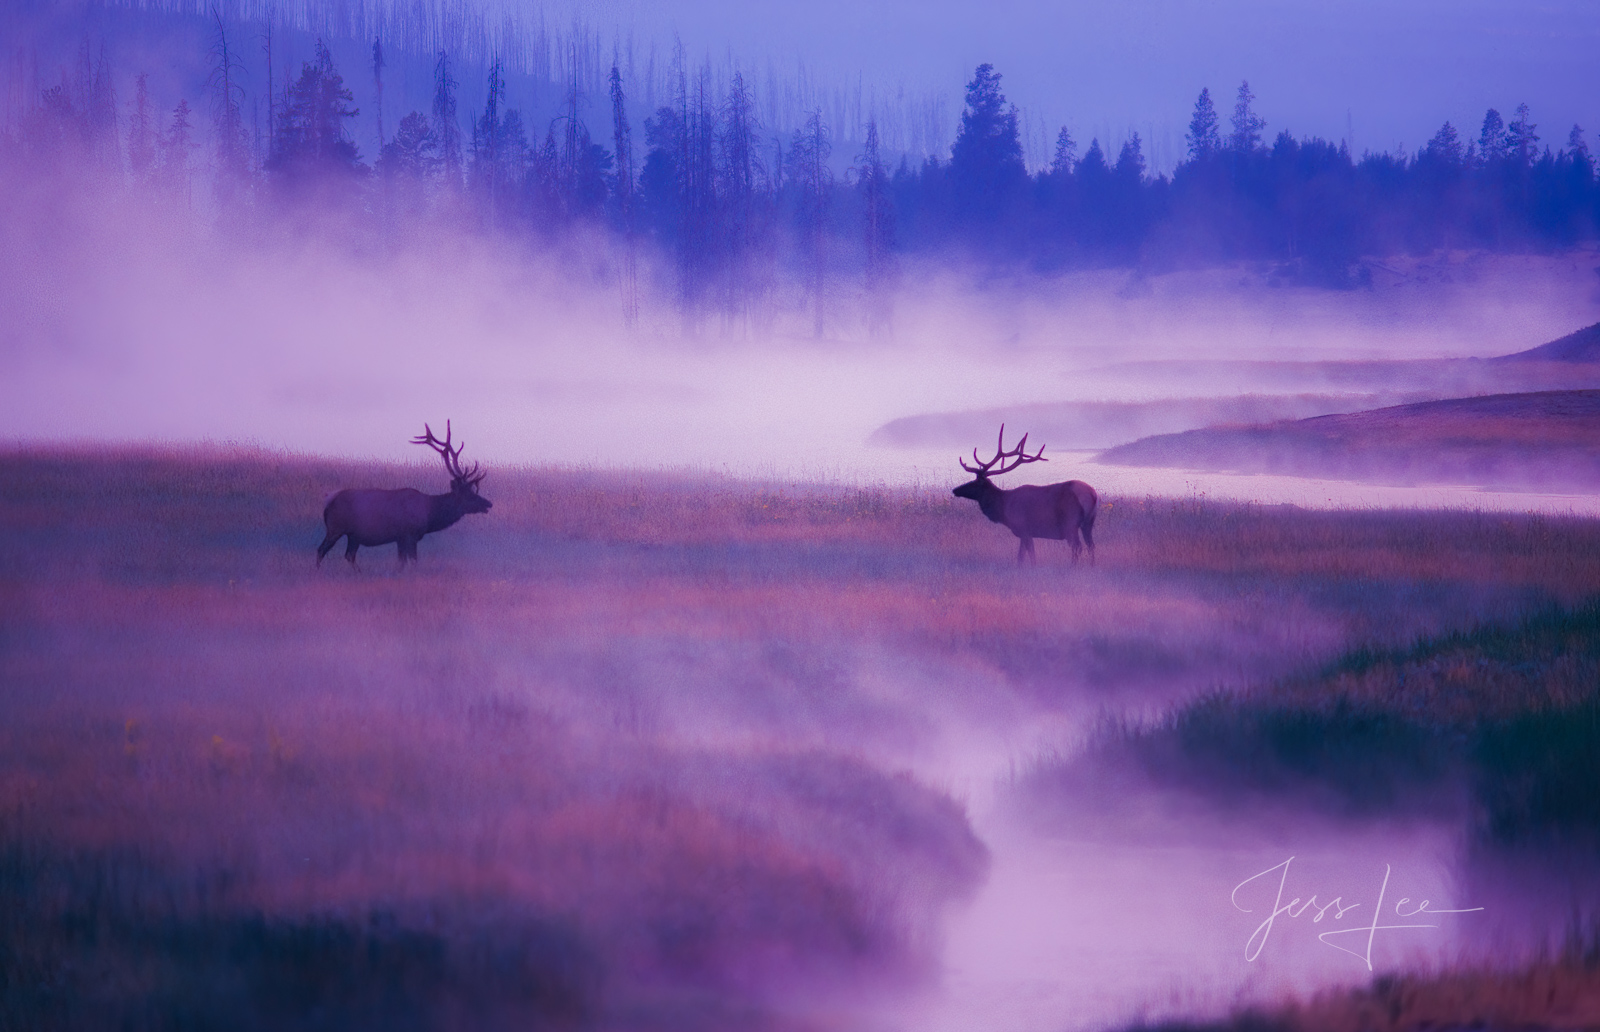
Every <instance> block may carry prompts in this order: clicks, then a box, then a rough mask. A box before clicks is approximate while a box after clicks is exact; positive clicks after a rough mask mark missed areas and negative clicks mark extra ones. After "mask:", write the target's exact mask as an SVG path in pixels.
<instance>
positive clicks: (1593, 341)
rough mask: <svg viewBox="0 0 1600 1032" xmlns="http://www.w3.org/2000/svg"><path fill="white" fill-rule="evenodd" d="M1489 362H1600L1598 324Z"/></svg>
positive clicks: (1599, 326) (1599, 328)
mask: <svg viewBox="0 0 1600 1032" xmlns="http://www.w3.org/2000/svg"><path fill="white" fill-rule="evenodd" d="M1489 361H1491V362H1600V323H1595V324H1594V325H1593V326H1589V327H1585V328H1584V329H1581V330H1579V331H1578V332H1577V333H1569V334H1567V335H1566V336H1565V337H1562V338H1561V339H1560V340H1553V341H1551V342H1550V343H1548V344H1541V345H1539V346H1538V347H1536V348H1529V349H1528V350H1527V351H1518V352H1517V353H1516V354H1514V355H1501V356H1500V357H1499V358H1492V359H1490V360H1489Z"/></svg>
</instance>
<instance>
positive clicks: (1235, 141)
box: [1228, 80, 1267, 154]
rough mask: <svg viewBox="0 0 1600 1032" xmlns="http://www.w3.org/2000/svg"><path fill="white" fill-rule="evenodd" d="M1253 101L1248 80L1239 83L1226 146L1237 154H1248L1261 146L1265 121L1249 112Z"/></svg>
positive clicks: (1254, 97) (1265, 125) (1253, 97)
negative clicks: (1230, 132)
mask: <svg viewBox="0 0 1600 1032" xmlns="http://www.w3.org/2000/svg"><path fill="white" fill-rule="evenodd" d="M1255 99H1256V95H1255V94H1254V93H1252V92H1250V82H1249V80H1245V81H1244V82H1241V83H1240V84H1239V93H1238V97H1237V98H1236V99H1235V100H1234V104H1233V119H1232V124H1233V132H1232V134H1230V135H1229V137H1228V146H1229V147H1230V148H1232V149H1233V150H1234V151H1235V152H1236V153H1239V154H1249V153H1251V152H1252V151H1254V150H1255V149H1256V148H1257V147H1259V146H1261V131H1262V130H1263V129H1265V128H1266V127H1267V123H1266V120H1265V119H1263V118H1260V117H1258V116H1257V115H1256V113H1255V112H1254V111H1253V110H1251V107H1250V105H1251V104H1252V103H1253V102H1254V101H1255Z"/></svg>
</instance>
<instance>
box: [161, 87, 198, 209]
mask: <svg viewBox="0 0 1600 1032" xmlns="http://www.w3.org/2000/svg"><path fill="white" fill-rule="evenodd" d="M193 146H194V126H193V125H192V124H191V123H190V122H189V102H188V101H187V100H182V99H180V100H179V101H178V106H177V107H175V108H173V109H172V122H171V123H170V124H169V125H168V126H167V130H166V132H165V133H163V134H162V137H161V179H162V182H163V183H164V184H165V185H166V187H167V189H168V190H169V191H171V192H172V193H173V194H175V195H181V196H182V197H183V199H184V200H185V201H187V200H188V199H189V151H190V149H191V148H192V147H193Z"/></svg>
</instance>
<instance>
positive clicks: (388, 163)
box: [378, 111, 439, 181]
mask: <svg viewBox="0 0 1600 1032" xmlns="http://www.w3.org/2000/svg"><path fill="white" fill-rule="evenodd" d="M438 150H439V140H438V137H437V136H435V135H434V132H433V127H432V126H431V125H429V124H428V116H427V115H424V114H423V113H422V112H420V111H413V112H411V113H410V114H409V115H407V116H406V117H404V118H402V119H401V120H400V129H399V130H398V131H397V132H396V133H395V134H394V137H393V138H392V139H391V140H390V141H389V142H388V143H386V144H384V145H383V154H382V155H381V156H380V157H379V159H378V171H379V172H380V173H382V174H383V175H384V176H385V177H394V176H404V177H406V178H409V179H412V180H418V181H420V180H423V179H426V178H428V177H429V176H430V175H432V174H433V171H434V165H435V163H436V162H437V160H438V159H437V153H438Z"/></svg>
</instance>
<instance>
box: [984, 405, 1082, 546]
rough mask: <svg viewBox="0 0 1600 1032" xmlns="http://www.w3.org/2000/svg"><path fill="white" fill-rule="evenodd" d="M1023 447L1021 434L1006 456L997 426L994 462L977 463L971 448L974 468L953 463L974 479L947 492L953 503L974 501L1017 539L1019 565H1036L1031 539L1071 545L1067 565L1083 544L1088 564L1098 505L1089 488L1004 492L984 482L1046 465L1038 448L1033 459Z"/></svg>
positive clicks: (1073, 485) (1071, 485) (1077, 484)
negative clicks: (1030, 466)
mask: <svg viewBox="0 0 1600 1032" xmlns="http://www.w3.org/2000/svg"><path fill="white" fill-rule="evenodd" d="M1027 445H1028V435H1027V434H1023V435H1022V440H1021V441H1020V442H1018V444H1017V446H1016V447H1015V448H1013V449H1011V450H1010V451H1006V426H1005V424H1004V423H1001V424H1000V440H999V442H998V444H997V445H996V447H995V456H994V458H992V459H990V460H989V461H988V462H984V461H983V460H981V459H979V458H978V449H976V448H974V449H972V461H973V462H976V463H977V465H976V466H969V465H967V460H966V459H960V460H958V461H960V463H961V468H962V469H964V470H966V471H967V472H968V473H976V474H977V479H975V480H970V481H968V482H967V483H965V484H962V485H961V486H960V487H958V488H956V489H955V490H954V491H953V492H952V493H953V494H954V495H955V496H956V497H957V498H970V499H972V500H973V501H975V502H977V503H978V508H980V509H982V510H983V514H984V515H985V516H987V517H989V518H990V519H991V520H993V521H994V522H996V523H1003V524H1005V525H1006V527H1007V528H1009V529H1010V531H1011V533H1013V534H1015V535H1016V536H1017V538H1018V541H1019V544H1018V545H1017V563H1018V564H1019V565H1020V564H1021V563H1022V561H1023V560H1024V559H1027V558H1032V559H1033V561H1034V562H1038V561H1039V557H1038V556H1037V555H1035V554H1034V551H1033V539H1034V538H1050V539H1052V540H1055V541H1061V540H1065V541H1066V542H1067V543H1068V544H1070V545H1071V546H1072V561H1073V562H1077V561H1078V557H1079V556H1080V555H1082V554H1083V545H1088V546H1089V561H1090V562H1091V563H1092V562H1094V510H1095V507H1096V506H1097V505H1099V503H1100V499H1099V496H1097V495H1096V494H1095V493H1094V488H1092V487H1090V486H1089V485H1088V484H1085V483H1084V482H1083V481H1081V480H1068V481H1067V482H1066V483H1064V484H1047V485H1045V486H1044V487H1033V486H1023V487H1013V488H1011V489H1009V490H1007V489H1006V488H1003V487H996V486H994V483H993V482H992V481H991V480H990V479H989V478H990V477H997V476H999V475H1000V474H1002V473H1009V472H1011V471H1012V470H1014V469H1016V468H1017V467H1018V466H1021V465H1023V464H1024V463H1028V462H1049V461H1050V460H1049V459H1047V458H1045V457H1044V445H1042V444H1041V445H1040V446H1039V451H1038V452H1037V453H1036V454H1033V455H1029V454H1028V453H1027ZM1007 459H1014V460H1015V461H1014V462H1009V463H1007V462H1005V461H1004V460H1007ZM996 463H999V464H1000V468H999V469H995V468H994V467H995V464H996ZM1079 534H1082V535H1083V544H1082V545H1080V544H1079V543H1078V535H1079Z"/></svg>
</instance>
